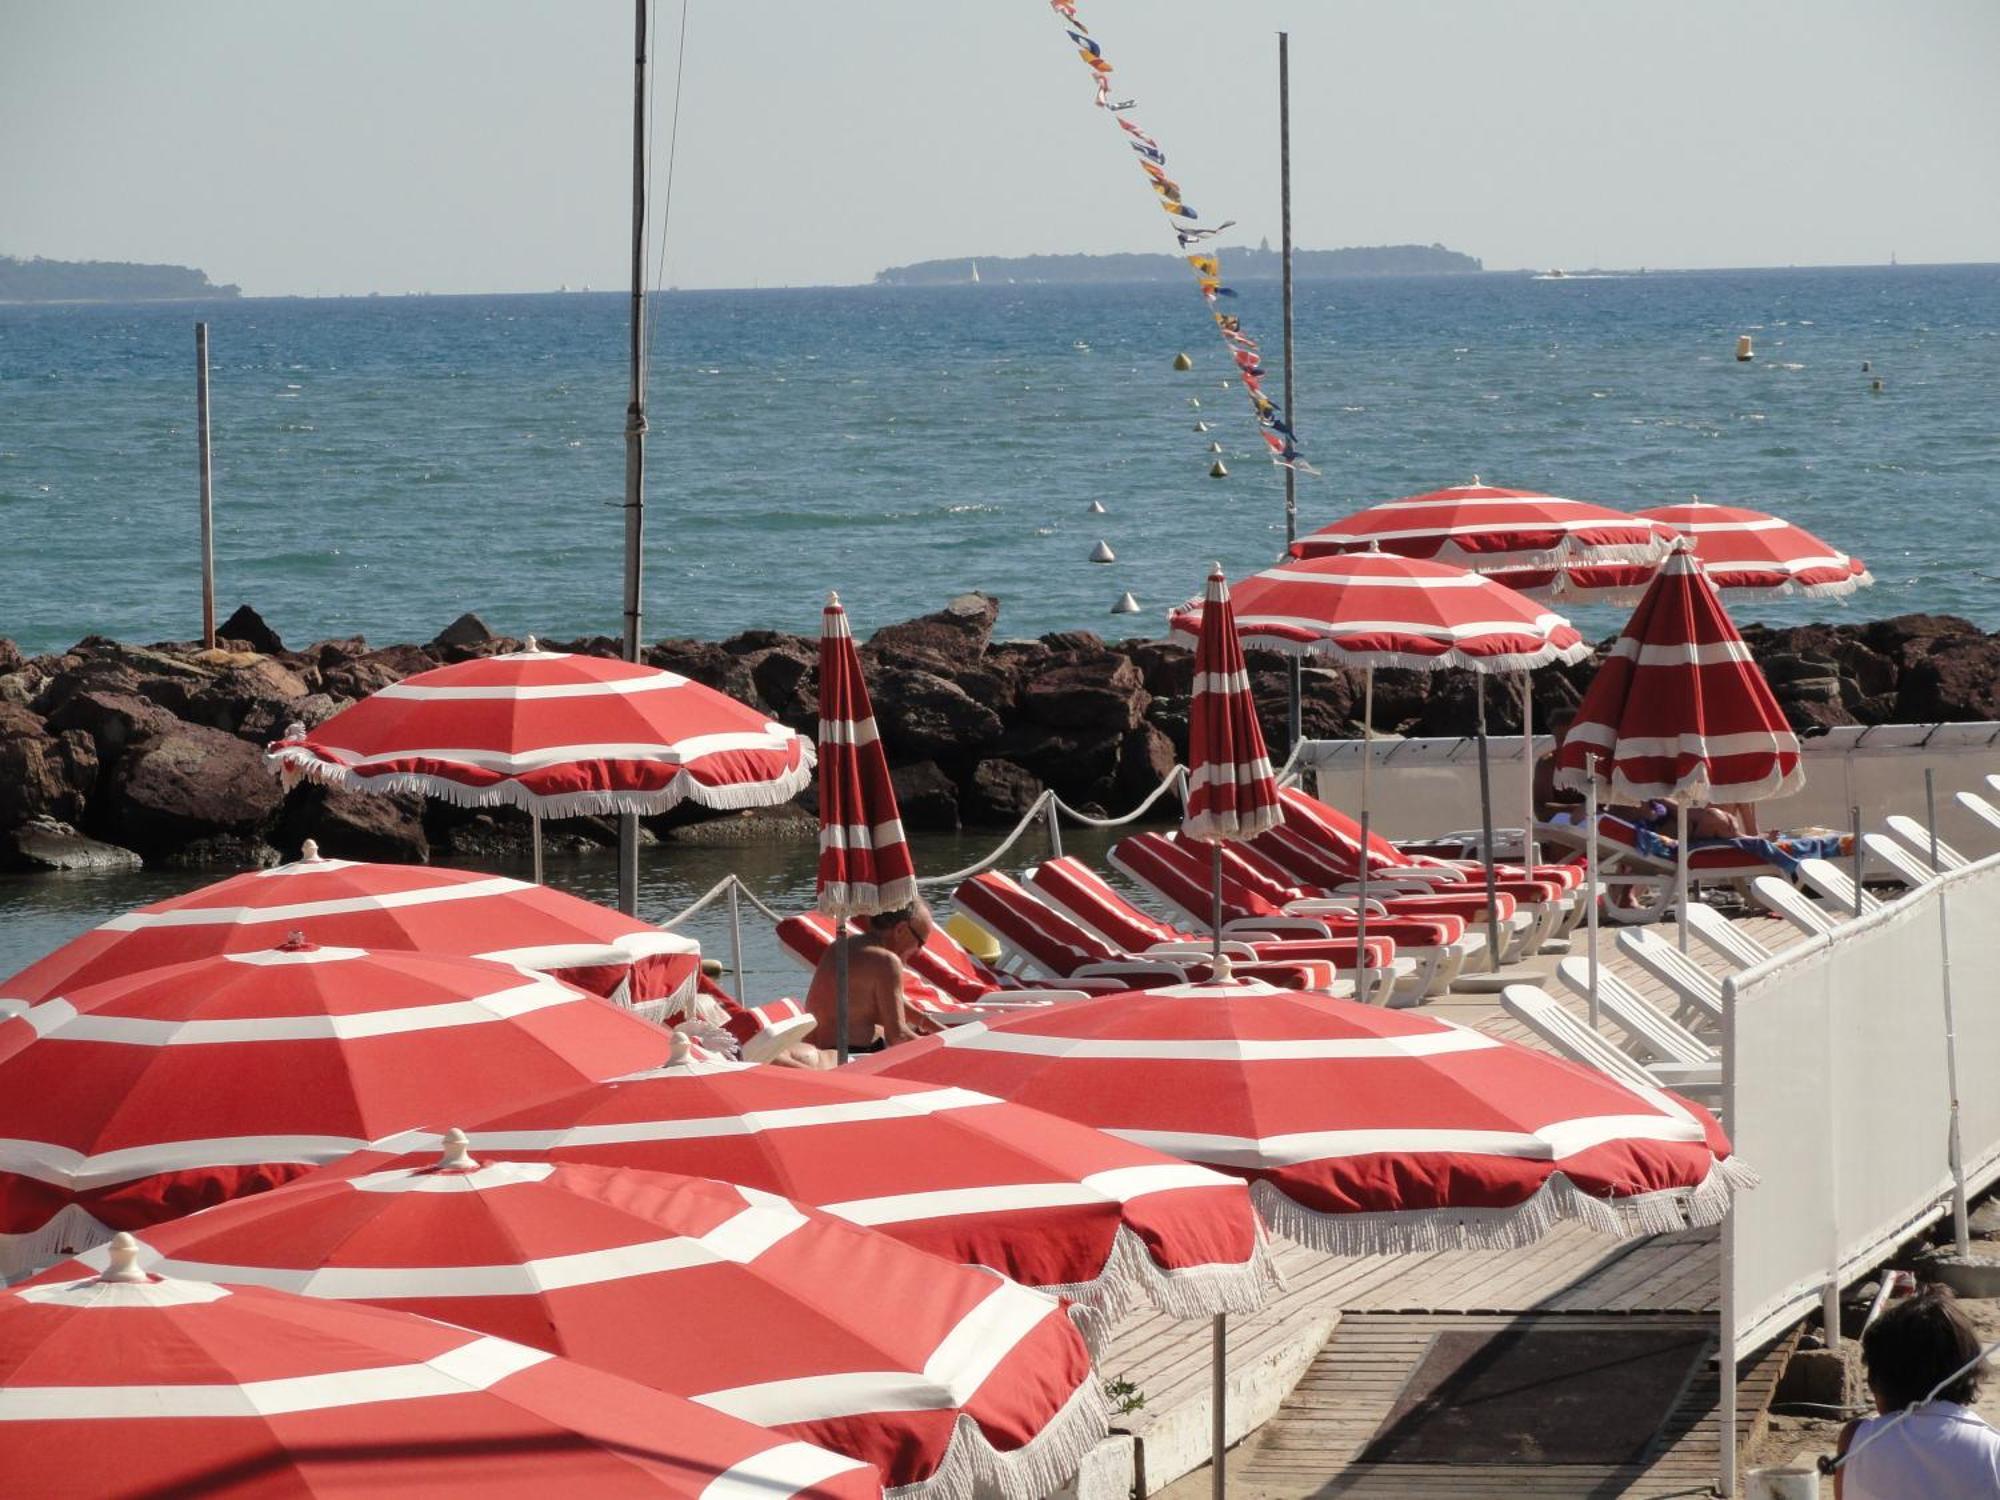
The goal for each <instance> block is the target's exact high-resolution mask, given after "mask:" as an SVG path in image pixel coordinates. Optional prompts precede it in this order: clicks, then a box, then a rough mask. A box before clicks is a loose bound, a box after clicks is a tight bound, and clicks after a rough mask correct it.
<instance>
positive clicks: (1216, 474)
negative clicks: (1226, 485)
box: [1208, 458, 1229, 479]
mask: <svg viewBox="0 0 2000 1500" xmlns="http://www.w3.org/2000/svg"><path fill="white" fill-rule="evenodd" d="M1208 477H1209V478H1210V479H1227V478H1228V477H1229V471H1228V470H1227V469H1225V468H1223V466H1222V460H1221V459H1219V458H1218V459H1217V460H1216V461H1215V462H1214V463H1212V464H1210V465H1209V466H1208Z"/></svg>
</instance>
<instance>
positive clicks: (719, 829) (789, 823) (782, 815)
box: [670, 802, 819, 845]
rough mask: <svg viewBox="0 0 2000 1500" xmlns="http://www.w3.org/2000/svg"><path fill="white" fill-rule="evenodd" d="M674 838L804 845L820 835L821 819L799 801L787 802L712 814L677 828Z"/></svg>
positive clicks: (694, 841) (677, 840) (691, 841)
mask: <svg viewBox="0 0 2000 1500" xmlns="http://www.w3.org/2000/svg"><path fill="white" fill-rule="evenodd" d="M681 805H682V806H683V807H685V806H686V805H687V804H686V803H683V804H681ZM670 837H671V838H672V840H673V842H674V843H676V844H704V845H717V844H764V843H770V842H772V841H774V840H784V841H786V842H789V843H801V844H802V843H810V842H812V841H813V840H815V839H817V838H818V837H819V820H818V819H817V818H815V817H814V816H813V815H812V814H811V813H809V812H807V811H806V810H805V809H804V808H802V807H800V806H799V805H798V804H797V803H796V802H787V803H784V804H783V805H781V806H778V807H748V808H745V809H743V811H741V812H732V813H724V814H722V815H721V816H719V817H715V816H711V817H709V818H707V819H706V820H705V821H703V822H700V823H691V824H687V825H685V826H679V827H675V828H674V829H673V830H672V832H671V835H670Z"/></svg>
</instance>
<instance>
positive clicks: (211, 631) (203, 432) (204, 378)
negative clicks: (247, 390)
mask: <svg viewBox="0 0 2000 1500" xmlns="http://www.w3.org/2000/svg"><path fill="white" fill-rule="evenodd" d="M194 416H195V425H196V427H197V428H198V429H199V432H200V443H201V643H202V645H203V647H204V648H206V649H207V650H210V651H213V650H214V649H215V472H214V468H213V466H212V464H211V463H210V455H209V445H208V325H207V324H206V323H197V324H195V325H194Z"/></svg>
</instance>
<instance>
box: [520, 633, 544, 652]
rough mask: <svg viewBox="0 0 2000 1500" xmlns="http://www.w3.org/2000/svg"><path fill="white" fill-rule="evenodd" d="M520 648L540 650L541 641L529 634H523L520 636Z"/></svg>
mask: <svg viewBox="0 0 2000 1500" xmlns="http://www.w3.org/2000/svg"><path fill="white" fill-rule="evenodd" d="M521 649H522V650H523V651H539V650H541V649H542V643H541V642H540V641H538V640H536V639H535V638H534V637H533V636H531V635H530V636H523V637H522V638H521Z"/></svg>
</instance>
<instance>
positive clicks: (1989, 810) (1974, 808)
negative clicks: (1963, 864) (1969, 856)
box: [1954, 777, 2000, 859]
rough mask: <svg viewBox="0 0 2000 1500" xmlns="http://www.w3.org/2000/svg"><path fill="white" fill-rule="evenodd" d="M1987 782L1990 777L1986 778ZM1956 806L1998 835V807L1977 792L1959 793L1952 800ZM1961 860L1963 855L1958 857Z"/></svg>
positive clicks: (1999, 825) (1999, 824) (1999, 812)
mask: <svg viewBox="0 0 2000 1500" xmlns="http://www.w3.org/2000/svg"><path fill="white" fill-rule="evenodd" d="M1987 779H1988V780H1989V781H1990V780H1992V778H1991V777H1988V778H1987ZM1954 800H1955V801H1956V802H1957V803H1958V805H1959V806H1960V807H1962V808H1964V809H1965V810H1966V811H1967V812H1969V813H1971V814H1972V815H1973V817H1975V818H1977V819H1978V820H1979V822H1980V824H1981V825H1982V826H1983V827H1985V828H1989V829H1991V830H1992V831H1993V832H1994V833H1996V834H2000V807H1995V806H1994V805H1993V804H1992V803H1991V802H1988V801H1987V800H1986V799H1985V798H1984V797H1982V796H1980V795H1979V793H1977V792H1960V793H1959V794H1958V796H1957V797H1956V798H1955V799H1954ZM1959 857H1960V858H1961V859H1963V858H1964V856H1963V855H1960V856H1959Z"/></svg>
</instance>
